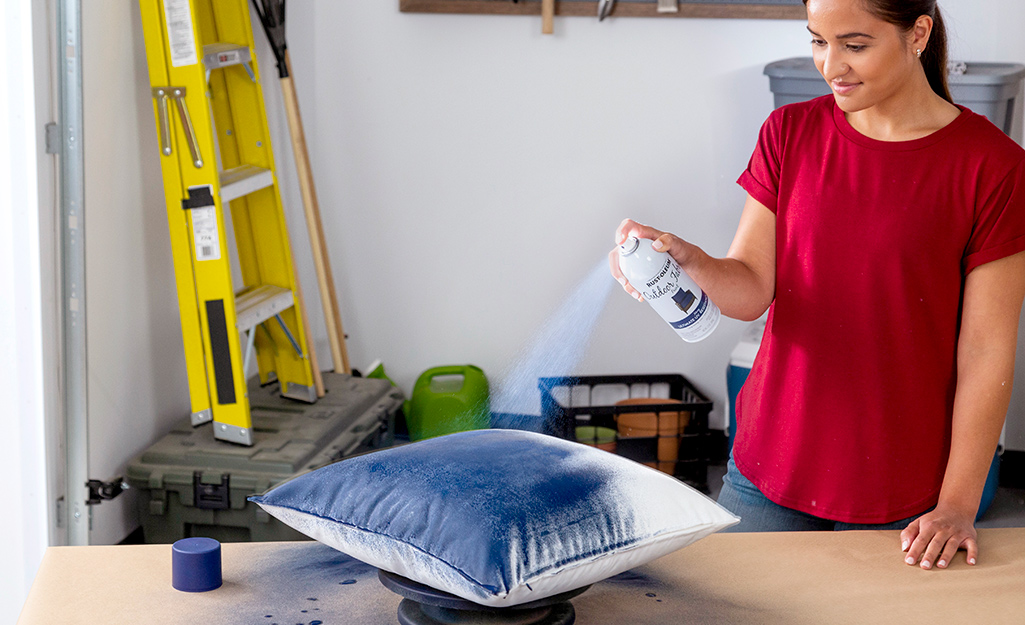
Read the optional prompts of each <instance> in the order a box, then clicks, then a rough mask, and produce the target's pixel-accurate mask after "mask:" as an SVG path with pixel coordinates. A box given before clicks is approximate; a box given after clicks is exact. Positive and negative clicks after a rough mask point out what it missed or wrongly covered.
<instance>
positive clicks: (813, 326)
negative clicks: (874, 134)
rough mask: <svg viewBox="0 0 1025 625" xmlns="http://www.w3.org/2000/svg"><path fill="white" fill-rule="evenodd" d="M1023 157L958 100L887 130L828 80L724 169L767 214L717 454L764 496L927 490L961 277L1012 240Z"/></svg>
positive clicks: (892, 495)
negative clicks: (925, 121)
mask: <svg viewBox="0 0 1025 625" xmlns="http://www.w3.org/2000/svg"><path fill="white" fill-rule="evenodd" d="M1023 159H1025V151H1023V150H1022V149H1021V148H1020V147H1019V146H1018V145H1017V144H1016V143H1014V142H1013V141H1012V140H1011V139H1009V138H1008V137H1007V136H1006V135H1004V134H1003V133H1002V132H1000V130H998V129H997V128H996V127H995V126H993V125H992V124H991V123H990V122H989V121H988V120H987V119H986V118H985V117H983V116H981V115H977V114H975V113H972V112H971V111H969V110H968V109H964V108H962V112H961V115H960V116H958V117H957V119H955V120H954V121H953V122H952V123H951V124H949V125H948V126H946V127H945V128H943V129H941V130H939V131H937V132H935V133H933V134H931V135H929V136H927V137H923V138H921V139H916V140H913V141H901V142H884V141H877V140H874V139H870V138H868V137H866V136H864V135H862V134H860V133H859V132H857V131H856V130H855V129H854V128H853V127H852V126H851V125H850V124H849V123H848V122H847V120H846V118H845V117H844V114H843V111H841V110H840V109H839V108H838V107H837V106H836V104H835V103H834V100H833V97H832V96H831V95H830V96H825V97H822V98H817V99H815V100H811V101H808V102H802V103H798V104H792V105H788V106H784V107H782V108H780V109H777V110H776V111H774V112H773V113H772V115H771V116H770V117H769V119H768V120H767V121H766V122H765V124H764V125H763V127H762V130H761V134H760V136H759V138H758V145H757V147H756V148H755V151H754V155H753V156H752V157H751V162H750V164H749V165H748V169H747V171H745V172H744V173H743V174H742V175H741V177H740V179H739V180H738V182H739V184H740V185H741V186H742V187H744V189H745V190H746V191H747V192H748V193H749V194H750V195H751V196H752V197H753V198H754V199H756V200H758V201H759V202H761V203H762V204H764V205H765V206H767V207H768V208H769V209H770V210H772V211H773V212H774V213H775V214H776V297H775V300H774V301H773V303H772V305H771V306H770V307H769V315H768V322H767V325H766V328H765V335H764V337H763V339H762V345H761V349H760V350H759V352H758V356H757V358H756V359H755V362H754V366H753V368H752V370H751V373H750V376H749V377H748V379H747V382H746V383H745V384H744V387H743V389H742V390H741V393H740V396H739V397H738V400H737V423H738V428H737V434H736V437H735V440H734V459H735V461H736V463H737V466H738V468H739V469H740V471H741V473H743V474H744V476H745V477H747V478H748V479H750V480H751V481H752V482H754V484H755V485H757V486H758V488H759V489H760V490H761V491H762V492H763V493H764V494H765V495H766V496H767V497H768V498H769V499H770V500H772V501H775V502H776V503H779V504H781V505H783V506H787V507H789V508H793V509H796V510H800V511H803V512H807V513H809V514H813V515H815V516H818V517H823V518H827V519H834V520H837V521H845V522H852V523H888V522H892V521H896V520H899V519H902V518H905V517H908V516H911V515H913V514H917V513H920V512H923V511H925V510H927V509H928V508H930V507H931V506H933V505H935V504H936V502H937V499H938V496H939V490H940V484H941V482H942V479H943V471H944V469H945V467H946V463H947V456H948V455H949V451H950V430H951V415H952V412H953V403H954V387H955V384H956V377H957V376H956V363H955V360H956V348H957V339H958V330H959V319H960V312H961V308H960V306H961V297H962V294H963V289H964V280H965V276H967V275H968V272H970V271H971V270H972V269H974V268H975V267H977V266H979V265H981V264H984V263H987V262H990V261H993V260H997V259H999V258H1003V257H1005V256H1010V255H1011V254H1014V253H1017V252H1020V251H1022V250H1025V165H1023Z"/></svg>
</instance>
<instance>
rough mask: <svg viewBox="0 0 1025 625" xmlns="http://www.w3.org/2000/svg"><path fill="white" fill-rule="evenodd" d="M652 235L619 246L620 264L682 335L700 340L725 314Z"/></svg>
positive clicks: (626, 274)
mask: <svg viewBox="0 0 1025 625" xmlns="http://www.w3.org/2000/svg"><path fill="white" fill-rule="evenodd" d="M651 244H652V241H651V240H649V239H638V238H636V237H630V238H629V239H627V240H626V241H625V242H624V243H623V244H622V245H620V246H619V267H620V269H621V270H622V271H623V275H625V276H626V279H627V280H629V281H630V284H631V285H632V286H633V288H635V289H637V290H638V291H640V293H641V295H642V296H644V299H645V300H647V301H648V303H649V304H651V307H652V308H654V309H655V312H657V313H658V314H659V315H661V317H662V318H663V319H665V320H666V322H667V323H668V324H669V325H671V326H673V329H674V330H676V333H677V334H679V335H680V338H682V339H683V340H685V341H687V342H688V343H696V342H698V341H700V340H701V339H703V338H705V337H706V336H708V335H709V334H711V333H712V332H713V331H714V330H715V328H716V327H717V326H718V325H719V318H720V317H721V316H722V314H721V313H720V312H719V307H718V306H716V305H715V304H714V303H713V302H712V300H710V299H708V296H707V295H705V293H704V291H702V290H701V289H700V288H698V285H696V284H694V281H693V280H691V279H690V276H688V275H687V274H686V273H684V272H683V269H681V268H680V265H678V264H677V263H676V261H675V260H673V257H672V256H670V255H669V254H667V253H666V252H656V251H655V250H654V249H652V247H651Z"/></svg>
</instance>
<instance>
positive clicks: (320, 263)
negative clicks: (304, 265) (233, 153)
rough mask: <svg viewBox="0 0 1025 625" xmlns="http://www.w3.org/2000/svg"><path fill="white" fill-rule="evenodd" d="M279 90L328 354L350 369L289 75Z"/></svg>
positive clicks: (336, 363)
mask: <svg viewBox="0 0 1025 625" xmlns="http://www.w3.org/2000/svg"><path fill="white" fill-rule="evenodd" d="M281 91H282V93H283V95H284V101H285V112H286V114H287V117H288V128H289V134H290V135H291V138H292V152H293V156H294V157H295V165H296V169H297V170H298V174H299V190H300V192H301V193H302V197H303V209H304V212H305V214H306V227H307V230H309V235H310V248H311V251H312V253H313V263H314V266H315V268H316V269H317V283H318V286H319V287H320V300H321V305H322V306H323V307H324V325H326V326H327V334H328V340H329V342H330V344H331V357H332V360H334V369H335V371H341V372H344V373H351V372H352V368H351V367H350V365H349V354H348V351H346V349H345V332H344V330H343V329H342V318H341V315H340V314H339V311H338V299H337V297H336V296H335V287H334V277H333V276H332V275H331V261H330V260H329V259H328V256H327V244H326V241H325V239H324V230H323V228H322V226H321V223H320V208H319V206H318V204H317V195H316V190H315V189H314V186H313V172H312V169H311V168H310V162H309V153H308V152H307V151H306V135H305V133H304V132H303V125H302V117H300V115H299V99H298V98H297V97H296V93H295V85H294V84H293V83H292V78H291V76H289V77H288V78H282V79H281Z"/></svg>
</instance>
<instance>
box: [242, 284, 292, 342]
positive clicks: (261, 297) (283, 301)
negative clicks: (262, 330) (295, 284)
mask: <svg viewBox="0 0 1025 625" xmlns="http://www.w3.org/2000/svg"><path fill="white" fill-rule="evenodd" d="M294 304H295V298H294V297H293V296H292V292H291V291H289V290H288V289H285V288H282V287H280V286H273V285H270V284H265V285H263V286H258V287H255V288H252V289H246V290H245V291H242V292H241V293H239V294H238V295H236V296H235V327H236V328H238V330H239V331H240V332H246V331H248V330H250V329H252V328H254V327H256V326H257V325H259V324H261V323H263V322H264V321H267V320H268V319H271V318H273V317H274V315H277V314H280V313H281V312H282V311H285V310H288V309H289V308H291V307H292V306H293V305H294Z"/></svg>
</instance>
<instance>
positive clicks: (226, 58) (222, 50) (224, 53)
mask: <svg viewBox="0 0 1025 625" xmlns="http://www.w3.org/2000/svg"><path fill="white" fill-rule="evenodd" d="M250 60H251V55H250V53H249V46H240V45H238V44H236V43H211V44H209V45H205V46H203V65H205V66H206V68H207V69H208V70H210V69H220V68H222V67H230V66H232V65H241V64H242V63H248V62H249V61H250Z"/></svg>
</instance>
